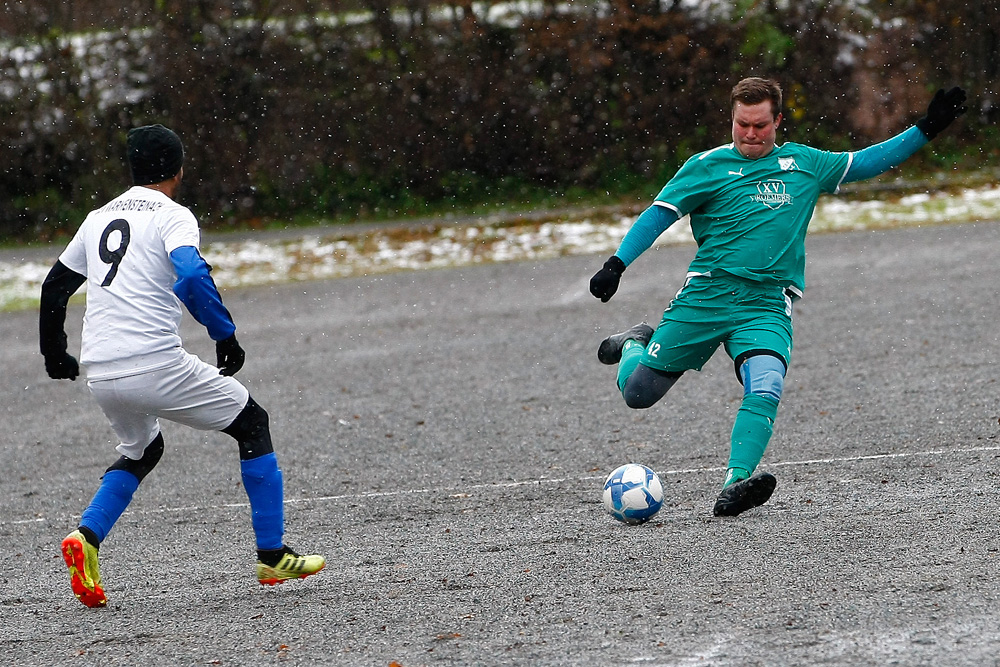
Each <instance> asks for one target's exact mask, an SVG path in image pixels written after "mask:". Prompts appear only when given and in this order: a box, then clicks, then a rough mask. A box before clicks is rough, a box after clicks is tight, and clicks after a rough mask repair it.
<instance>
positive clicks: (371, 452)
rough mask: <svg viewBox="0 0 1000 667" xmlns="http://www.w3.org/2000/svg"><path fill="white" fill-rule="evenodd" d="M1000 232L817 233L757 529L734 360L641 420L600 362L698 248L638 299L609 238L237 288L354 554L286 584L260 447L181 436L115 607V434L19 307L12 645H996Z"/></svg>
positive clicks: (175, 437) (681, 250) (765, 648)
mask: <svg viewBox="0 0 1000 667" xmlns="http://www.w3.org/2000/svg"><path fill="white" fill-rule="evenodd" d="M998 231H1000V227H998V225H997V223H988V224H971V225H956V226H939V227H924V228H919V229H918V228H910V229H900V230H892V231H880V232H852V233H842V234H827V235H817V236H813V237H810V239H809V242H808V248H809V257H810V265H809V271H808V277H809V281H810V284H809V286H808V289H807V293H806V298H805V299H804V300H803V301H801V302H799V303H798V304H797V310H796V313H795V320H794V321H795V328H796V349H795V352H794V359H793V363H792V367H791V370H790V372H789V376H788V379H787V381H786V387H785V394H784V398H783V401H782V407H781V410H780V411H779V415H778V423H777V426H776V430H775V436H774V438H773V440H772V443H771V447H770V448H769V450H768V452H767V454H766V455H765V459H764V463H763V467H764V468H765V469H767V470H770V471H771V472H773V473H774V474H775V475H777V477H778V488H777V491H776V492H775V495H774V497H773V498H772V500H771V502H770V503H768V504H767V505H765V506H763V507H761V508H759V509H756V510H753V511H751V512H748V513H746V514H744V515H743V516H741V517H738V518H735V519H733V518H726V519H716V518H713V517H712V516H711V508H712V503H713V502H714V498H715V495H716V493H717V491H718V485H719V483H720V482H721V479H722V467H723V466H724V465H725V461H726V457H727V454H728V434H729V429H730V427H731V424H732V420H733V417H734V415H735V411H736V409H737V407H738V405H739V400H740V397H741V388H740V386H739V384H738V383H737V382H736V379H735V376H734V373H733V370H732V367H731V364H730V362H729V361H728V359H726V358H725V356H724V355H723V354H722V353H720V354H717V355H716V357H715V358H713V360H712V361H711V362H710V363H709V364H708V366H707V367H706V368H705V370H704V371H703V372H701V373H691V374H688V375H687V376H685V377H684V378H683V379H682V380H681V381H680V382H679V383H678V385H677V386H676V387H674V389H673V391H672V392H671V393H670V394H669V395H668V396H667V398H666V399H665V400H664V401H662V402H661V403H660V404H659V405H657V406H655V407H653V408H652V409H650V410H645V411H631V410H629V409H628V408H626V407H625V406H624V403H623V401H622V400H621V397H620V395H618V393H617V391H616V388H615V386H614V369H612V368H609V367H605V366H602V365H601V364H599V363H598V361H597V358H596V350H597V345H598V343H599V342H600V340H601V339H602V338H603V337H604V336H606V335H608V334H609V333H613V332H614V331H617V330H619V329H622V328H624V327H626V326H628V325H631V324H633V323H635V322H637V321H640V320H644V319H645V320H648V321H650V322H654V323H655V322H657V321H658V319H659V316H660V314H661V313H662V310H663V308H664V307H665V305H666V304H667V302H668V300H669V298H670V297H671V296H672V295H673V293H674V292H675V291H676V290H677V288H678V287H679V285H680V282H681V280H682V278H683V275H684V271H685V269H686V266H687V263H688V261H689V260H690V257H691V254H692V252H693V247H692V246H681V247H670V248H662V249H659V250H657V251H652V252H650V253H647V255H644V256H643V257H642V258H640V260H639V261H638V262H636V264H634V265H633V266H632V267H630V268H629V270H628V271H627V272H626V274H625V276H624V280H623V285H622V289H621V290H620V292H619V294H618V295H617V296H616V297H615V298H614V299H612V300H611V301H610V302H609V303H607V304H601V303H600V302H599V301H597V300H596V299H594V298H592V297H591V296H589V294H588V293H587V282H588V280H589V277H590V275H591V274H592V273H593V272H594V271H595V270H596V269H597V268H599V267H600V265H601V263H602V262H603V260H604V257H598V256H589V257H566V258H561V259H556V260H551V261H545V262H539V263H531V262H517V263H509V264H501V265H490V266H479V267H473V268H461V269H448V270H436V271H424V272H415V273H397V274H392V275H385V276H379V277H372V278H360V279H355V278H352V279H342V280H335V281H328V282H314V283H302V284H295V285H286V286H282V287H277V288H273V287H269V288H259V289H246V290H230V291H228V292H227V293H226V294H225V298H226V301H227V304H228V306H229V308H230V310H231V311H232V312H233V314H234V316H235V318H236V320H237V324H238V326H239V327H240V329H239V337H240V340H241V341H242V342H243V344H244V347H245V348H246V349H247V352H248V361H247V365H246V366H245V368H244V370H243V371H242V372H241V373H240V374H239V375H238V377H239V378H241V379H242V380H243V381H244V382H245V383H246V384H247V385H248V386H249V387H250V390H251V393H252V394H253V395H254V397H255V398H256V399H257V400H258V402H259V403H261V404H262V405H263V406H264V407H265V408H266V409H267V410H268V411H269V412H270V414H271V424H272V431H273V434H274V438H275V446H276V450H277V452H278V457H279V461H280V462H281V464H282V467H283V469H284V474H285V486H286V498H287V505H286V507H287V510H286V516H287V535H286V537H287V541H288V543H289V544H290V545H292V546H293V547H295V548H297V549H299V550H300V551H319V552H322V553H324V554H325V555H326V556H327V559H328V561H329V565H328V567H327V569H326V570H324V571H323V572H322V573H320V574H319V575H317V576H315V577H312V578H310V579H307V580H305V581H296V582H289V583H286V584H284V585H282V586H277V587H273V588H263V587H261V586H259V585H258V584H257V583H256V580H255V579H254V577H253V563H254V556H253V544H252V537H251V532H250V519H249V510H248V507H247V505H246V497H245V495H244V493H243V490H242V488H241V486H240V477H239V468H238V462H237V453H236V447H235V444H234V443H232V441H231V440H229V439H228V438H227V437H226V436H222V435H220V434H215V433H208V434H206V433H201V432H195V431H191V430H188V429H186V428H184V427H180V426H177V425H173V424H169V423H167V424H164V435H165V438H166V442H167V451H166V454H165V455H164V457H163V460H162V462H161V463H160V465H159V467H158V468H157V470H156V471H155V472H154V473H153V474H152V475H151V476H150V477H149V478H147V480H146V481H145V482H144V483H143V486H142V487H141V488H140V490H139V492H138V493H137V495H136V499H135V501H134V502H133V504H132V506H131V508H130V509H129V511H128V512H126V514H125V516H124V517H123V518H122V520H121V521H120V522H119V523H118V525H117V526H116V527H115V529H114V530H113V531H112V533H111V535H110V536H109V538H108V539H107V541H106V542H105V543H104V545H103V547H102V551H101V556H102V574H103V577H104V582H105V588H106V591H107V594H108V598H109V604H108V607H107V608H105V609H99V610H91V609H86V608H84V607H83V606H82V605H81V604H79V603H78V602H77V600H76V599H75V598H74V597H73V595H72V593H71V591H70V588H69V583H68V577H67V574H66V571H65V567H64V565H63V563H62V560H61V558H60V555H59V542H60V540H61V539H62V538H63V537H64V536H65V534H66V533H68V532H69V531H70V530H72V529H73V528H74V527H75V525H76V521H77V519H78V517H79V514H80V512H81V511H82V510H83V508H84V506H85V505H86V503H87V501H88V500H89V498H90V496H91V494H92V493H93V491H94V490H95V489H96V486H97V483H98V478H99V477H100V475H101V473H102V472H103V471H104V469H105V468H106V467H107V466H108V465H109V464H110V463H111V462H112V461H113V460H114V458H115V456H116V454H115V453H114V451H113V449H112V447H113V445H114V444H115V442H114V440H113V436H112V433H111V431H110V429H109V428H108V426H107V425H106V422H105V420H104V417H103V415H102V414H101V413H100V411H99V410H98V408H97V406H96V404H95V403H94V401H93V400H92V398H91V397H90V395H89V392H88V390H87V388H86V385H85V383H84V382H83V381H82V380H78V381H76V382H72V383H71V382H54V381H50V380H48V379H47V378H46V376H45V373H44V368H43V365H42V360H41V358H40V357H39V355H38V353H37V320H36V314H35V313H34V312H21V313H13V314H4V315H3V316H2V318H0V340H2V341H3V346H2V348H0V359H2V364H3V365H2V368H3V378H4V381H3V383H2V385H0V392H2V397H0V425H2V429H3V433H4V434H5V436H4V438H3V445H2V448H0V499H2V503H3V507H4V511H3V512H2V513H0V544H2V545H3V546H2V554H3V568H2V572H3V574H2V580H3V588H2V592H0V663H7V664H15V665H29V664H37V665H54V664H65V665H135V664H146V665H250V664H255V665H261V664H265V665H266V664H282V665H284V664H302V665H313V664H330V665H384V666H385V665H390V664H392V663H393V662H395V663H397V664H399V665H402V666H404V667H414V666H417V665H435V664H456V665H504V664H509V665H609V664H623V665H629V664H634V665H676V666H693V665H713V666H715V665H719V666H728V665H733V666H735V665H741V666H742V665H767V666H770V665H848V666H853V665H858V666H860V665H936V666H939V665H940V666H951V665H995V664H998V656H1000V588H998V585H997V583H996V576H997V569H998V568H997V566H998V560H1000V558H998V549H1000V539H998V535H1000V528H998V524H997V506H998V495H1000V492H998V486H1000V464H998V457H1000V440H998V433H1000V424H998V417H1000V385H998V383H997V380H996V378H997V375H998V372H997V370H998V365H997V363H996V359H997V357H998V355H1000V341H998V338H997V334H998V321H1000V306H998V300H997V286H998V285H1000V243H998V241H997V237H998ZM81 316H82V309H81V308H79V307H73V308H71V310H70V317H69V321H70V323H71V326H70V336H71V346H72V347H73V348H74V349H76V348H77V347H78V344H79V320H80V317H81ZM185 335H186V340H187V342H188V349H190V350H191V351H192V352H195V353H197V354H200V355H202V356H203V358H207V359H212V358H213V348H212V346H211V344H210V343H209V341H208V338H207V335H206V334H205V333H204V331H203V330H200V329H199V327H197V325H195V324H194V323H193V321H191V320H190V319H189V320H186V322H185ZM629 461H636V462H641V463H644V464H646V465H648V466H650V467H652V468H653V469H654V470H656V471H658V472H659V474H660V476H661V479H662V480H663V483H664V486H665V489H666V501H665V504H664V508H663V510H662V511H661V512H660V513H659V514H658V515H657V516H656V518H655V519H654V520H653V521H652V522H650V523H648V524H645V525H643V526H639V527H628V526H624V525H622V524H618V523H616V522H614V521H613V520H612V519H611V518H610V517H609V516H608V515H606V514H605V513H604V511H603V508H602V506H601V502H600V500H601V487H602V484H603V480H604V477H605V475H607V473H608V472H610V471H611V470H612V469H613V468H615V467H616V466H618V465H619V464H621V463H625V462H629Z"/></svg>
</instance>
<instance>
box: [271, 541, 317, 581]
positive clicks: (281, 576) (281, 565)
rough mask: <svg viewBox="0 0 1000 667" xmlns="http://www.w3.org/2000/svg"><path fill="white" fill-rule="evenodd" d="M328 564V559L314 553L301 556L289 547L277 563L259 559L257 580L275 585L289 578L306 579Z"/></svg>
mask: <svg viewBox="0 0 1000 667" xmlns="http://www.w3.org/2000/svg"><path fill="white" fill-rule="evenodd" d="M325 565H326V559H325V558H323V557H322V556H319V555H316V554H312V555H309V556H300V555H298V554H297V553H295V552H294V551H292V550H291V549H289V548H288V547H285V552H284V553H283V554H282V556H281V559H280V560H279V561H278V562H277V564H275V565H268V564H266V563H264V562H263V561H260V560H258V561H257V581H259V582H260V583H261V585H263V586H274V585H275V584H280V583H282V582H284V581H286V580H288V579H305V578H306V577H308V576H309V575H311V574H316V573H317V572H319V571H320V570H322V569H323V567H324V566H325Z"/></svg>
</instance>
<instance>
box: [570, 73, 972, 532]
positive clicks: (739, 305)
mask: <svg viewBox="0 0 1000 667" xmlns="http://www.w3.org/2000/svg"><path fill="white" fill-rule="evenodd" d="M730 101H731V104H732V121H733V124H732V136H733V143H731V144H726V145H723V146H719V147H717V148H714V149H712V150H709V151H705V152H703V153H699V154H697V155H695V156H693V157H691V158H690V159H689V160H688V161H687V162H685V163H684V165H683V166H681V168H680V169H679V170H678V171H677V173H676V174H675V175H674V176H673V178H671V179H670V181H669V182H668V183H667V184H666V185H665V186H664V187H663V189H662V190H661V191H660V194H659V195H657V197H656V199H655V201H654V202H653V205H652V206H650V207H649V208H648V209H647V210H646V211H644V212H643V213H642V214H641V215H640V216H639V218H638V219H637V220H636V221H635V223H634V224H633V225H632V227H631V228H630V229H629V231H628V233H627V234H626V235H625V238H624V239H622V242H621V244H620V245H619V247H618V250H617V251H616V252H615V254H614V255H612V256H611V257H610V258H609V259H608V260H607V261H606V262H605V263H604V267H603V268H602V269H601V270H600V271H598V272H597V273H596V274H595V275H594V277H593V278H592V279H591V282H590V291H591V293H592V294H593V295H594V296H596V297H598V298H599V299H601V301H603V302H607V301H608V299H610V298H611V297H612V296H613V295H614V293H615V291H616V290H617V289H618V285H619V282H620V279H621V276H622V272H624V271H625V268H626V267H627V266H628V265H629V264H631V263H632V262H633V261H634V260H635V259H636V258H637V257H638V256H639V255H640V254H642V253H643V252H644V251H645V250H647V249H648V248H649V247H650V246H651V245H652V244H653V241H655V240H656V238H657V237H658V236H659V235H660V234H662V233H663V231H664V230H666V229H667V227H669V226H670V225H671V224H673V223H674V222H675V221H677V220H678V219H679V218H681V217H683V216H685V215H690V219H691V231H692V232H693V234H694V238H695V241H696V242H697V244H698V250H697V252H696V254H695V257H694V260H693V261H692V262H691V265H690V267H689V268H688V273H687V278H686V280H685V282H684V285H683V287H681V289H680V291H679V292H677V295H676V296H675V297H674V298H673V300H672V301H671V302H670V304H669V305H668V306H667V309H666V311H665V312H664V313H663V318H662V320H661V321H660V324H659V326H658V327H657V328H656V330H655V331H654V329H653V328H652V327H650V326H649V325H647V324H645V323H642V324H637V325H635V326H633V327H631V328H630V329H627V330H626V331H623V332H621V333H619V334H615V335H613V336H610V337H608V338H606V339H605V340H604V341H602V342H601V345H600V347H599V348H598V353H597V356H598V358H599V359H600V361H601V362H602V363H605V364H616V363H617V364H619V366H618V377H617V380H618V388H619V390H620V391H621V393H622V396H623V397H624V399H625V403H626V404H627V405H628V406H629V407H631V408H636V409H642V408H648V407H651V406H652V405H653V404H655V403H656V402H657V401H659V400H660V399H661V398H663V396H664V395H666V393H667V391H668V390H669V389H670V388H671V387H672V386H673V385H674V383H676V382H677V380H678V378H680V376H681V375H683V374H684V372H686V371H688V370H701V368H702V366H703V365H704V364H705V363H706V362H707V361H708V359H709V358H710V357H711V356H712V355H713V354H714V353H715V351H716V350H717V349H718V347H719V346H720V345H722V346H723V347H724V349H725V351H726V353H727V354H728V355H729V357H730V358H731V359H732V360H733V362H734V365H735V370H736V377H737V379H738V380H739V381H740V383H742V385H743V392H744V393H743V401H742V403H741V405H740V409H739V410H738V412H737V414H736V420H735V423H734V424H733V430H732V436H731V438H730V456H729V463H728V465H727V471H726V476H725V479H724V481H723V483H722V490H721V492H720V493H719V496H718V498H717V499H716V502H715V507H714V509H713V513H714V514H715V515H716V516H736V515H739V514H741V513H742V512H744V511H746V510H748V509H751V508H754V507H757V506H759V505H762V504H764V503H766V502H767V501H768V499H770V497H771V494H772V493H773V492H774V488H775V485H776V483H777V481H776V479H775V477H774V476H773V475H771V474H770V473H767V472H761V473H758V474H756V475H755V474H753V473H754V470H755V469H756V467H757V465H758V464H759V463H760V461H761V458H762V457H763V455H764V450H765V448H766V447H767V443H768V441H769V440H770V438H771V433H772V430H773V426H774V420H775V417H776V416H777V412H778V402H779V400H780V398H781V392H782V388H783V384H784V377H785V372H786V370H787V369H788V364H789V362H790V361H791V353H792V302H793V301H794V300H796V299H798V298H799V297H801V296H802V292H803V290H804V289H805V236H806V229H807V227H808V225H809V220H810V219H811V218H812V214H813V210H814V209H815V207H816V200H817V199H818V198H819V195H820V193H822V192H831V193H832V192H836V191H837V190H838V188H839V187H840V185H841V184H843V183H849V182H852V181H859V180H863V179H867V178H871V177H873V176H876V175H878V174H881V173H883V172H885V171H887V170H889V169H892V168H894V167H896V166H898V165H899V164H901V163H902V162H903V161H904V160H906V159H907V158H908V157H910V156H911V155H912V154H913V153H915V152H916V151H917V150H918V149H919V148H920V147H921V146H923V145H924V144H926V143H927V142H928V141H930V140H931V139H933V138H934V137H935V136H936V135H937V134H938V133H939V132H941V131H942V130H943V129H945V128H946V127H947V126H948V125H949V124H951V123H952V122H953V121H954V120H955V119H956V118H958V117H959V116H960V115H961V114H962V113H964V112H965V107H964V106H963V105H964V103H965V92H964V91H963V90H962V89H961V88H953V89H951V90H950V91H948V92H947V93H946V92H945V91H944V90H940V91H938V93H937V94H936V95H935V96H934V98H933V99H932V100H931V103H930V105H929V106H928V108H927V114H926V115H925V116H923V117H922V118H921V119H920V120H918V121H917V123H916V124H915V125H914V126H913V127H911V128H909V129H908V130H906V131H904V132H902V133H901V134H899V135H897V136H895V137H893V138H891V139H889V140H887V141H885V142H882V143H879V144H876V145H874V146H870V147H868V148H865V149H863V150H860V151H856V152H846V153H830V152H827V151H822V150H818V149H815V148H811V147H809V146H804V145H801V144H794V143H785V144H780V145H778V144H776V143H775V142H776V133H777V130H778V127H779V125H780V124H781V120H782V116H781V102H782V95H781V88H780V87H779V85H778V84H777V82H775V81H772V80H769V79H761V78H757V77H752V78H748V79H744V80H742V81H740V82H739V83H738V84H737V85H736V86H735V87H734V88H733V91H732V95H731V99H730Z"/></svg>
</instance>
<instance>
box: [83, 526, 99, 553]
mask: <svg viewBox="0 0 1000 667" xmlns="http://www.w3.org/2000/svg"><path fill="white" fill-rule="evenodd" d="M77 530H79V531H80V532H81V533H83V538H84V539H85V540H87V543H88V544H90V545H91V546H92V547H94V548H95V549H100V548H101V541H100V540H99V539H97V533H95V532H94V531H92V530H91V529H90V528H87V527H86V526H80V527H79V528H77Z"/></svg>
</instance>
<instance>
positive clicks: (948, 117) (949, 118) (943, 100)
mask: <svg viewBox="0 0 1000 667" xmlns="http://www.w3.org/2000/svg"><path fill="white" fill-rule="evenodd" d="M964 105H965V91H964V90H962V89H961V88H959V87H958V86H955V87H954V88H952V89H951V90H949V91H948V92H947V93H946V92H944V89H943V88H942V89H941V90H939V91H937V92H936V93H935V94H934V98H933V99H932V100H931V103H930V104H929V105H928V106H927V115H926V116H924V117H923V118H921V119H920V120H918V121H917V127H919V128H920V131H921V132H923V133H924V136H925V137H927V140H928V141H930V140H931V139H933V138H934V137H936V136H937V135H938V134H940V133H941V131H942V130H944V128H946V127H948V126H949V125H951V124H952V122H953V121H954V120H955V119H956V118H958V117H959V116H961V115H962V114H963V113H965V112H966V111H967V110H968V109H967V108H966V107H965V106H964Z"/></svg>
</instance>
